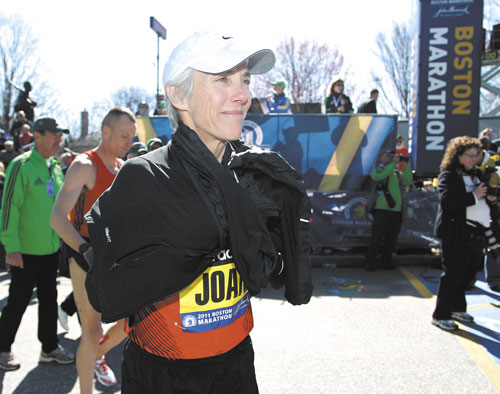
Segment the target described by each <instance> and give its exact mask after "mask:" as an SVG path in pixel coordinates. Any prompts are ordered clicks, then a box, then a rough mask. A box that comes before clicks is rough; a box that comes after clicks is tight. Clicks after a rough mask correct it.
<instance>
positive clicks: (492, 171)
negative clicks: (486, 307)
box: [473, 137, 500, 292]
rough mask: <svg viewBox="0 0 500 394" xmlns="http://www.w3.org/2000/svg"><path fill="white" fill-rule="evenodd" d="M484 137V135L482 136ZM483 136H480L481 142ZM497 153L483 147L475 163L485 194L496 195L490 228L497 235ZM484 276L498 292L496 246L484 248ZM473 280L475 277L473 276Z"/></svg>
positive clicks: (499, 180)
mask: <svg viewBox="0 0 500 394" xmlns="http://www.w3.org/2000/svg"><path fill="white" fill-rule="evenodd" d="M483 138H484V137H483ZM483 138H481V143H482V140H483ZM497 160H498V155H497V154H494V155H491V154H490V153H489V152H488V151H487V150H485V149H484V146H483V150H482V152H481V153H480V155H479V160H478V163H477V166H478V168H479V169H480V170H481V173H482V174H483V180H484V181H485V183H486V185H487V186H488V189H487V192H486V195H487V196H488V195H495V196H497V206H496V207H495V209H493V210H492V213H493V216H494V219H493V220H492V230H493V232H494V233H495V234H496V235H497V236H498V234H499V233H500V231H499V230H500V216H499V214H498V212H499V208H500V207H499V206H498V204H499V203H500V202H499V200H498V194H499V191H500V167H498V166H497ZM484 277H485V280H486V283H487V284H488V286H489V287H490V289H491V290H492V291H495V292H500V252H499V251H498V250H496V248H492V247H491V245H488V246H487V248H486V256H485V262H484ZM473 280H474V282H475V277H474V279H473Z"/></svg>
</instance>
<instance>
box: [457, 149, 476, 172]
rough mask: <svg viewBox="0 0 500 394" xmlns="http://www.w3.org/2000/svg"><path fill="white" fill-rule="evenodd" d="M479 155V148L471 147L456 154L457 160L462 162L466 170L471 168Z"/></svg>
mask: <svg viewBox="0 0 500 394" xmlns="http://www.w3.org/2000/svg"><path fill="white" fill-rule="evenodd" d="M478 157H479V149H477V148H475V147H472V148H469V149H467V150H466V151H465V152H464V153H462V154H461V155H459V156H458V162H459V163H460V164H462V165H463V166H464V167H465V169H466V170H472V169H473V168H474V166H475V165H476V163H477V159H478Z"/></svg>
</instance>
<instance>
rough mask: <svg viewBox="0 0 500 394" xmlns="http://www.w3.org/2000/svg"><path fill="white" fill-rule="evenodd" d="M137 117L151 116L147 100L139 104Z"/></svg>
mask: <svg viewBox="0 0 500 394" xmlns="http://www.w3.org/2000/svg"><path fill="white" fill-rule="evenodd" d="M135 116H137V117H144V116H149V105H148V103H146V102H145V101H141V102H140V103H139V105H138V106H137V112H136V113H135Z"/></svg>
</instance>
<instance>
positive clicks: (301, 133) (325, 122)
mask: <svg viewBox="0 0 500 394" xmlns="http://www.w3.org/2000/svg"><path fill="white" fill-rule="evenodd" d="M138 129H139V130H138V134H139V138H140V139H141V140H144V139H147V138H149V137H150V136H159V137H163V138H164V139H170V138H171V133H172V129H171V128H170V122H169V120H168V118H166V117H151V118H139V119H138ZM396 130H397V117H396V116H393V115H320V114H295V115H254V114H252V115H248V116H247V118H246V119H245V120H244V121H243V130H242V136H241V139H242V140H243V141H245V142H246V143H248V144H251V145H257V146H259V147H261V148H263V149H268V150H273V151H276V152H278V153H279V154H281V155H282V156H283V157H284V158H285V159H286V160H287V161H288V162H289V163H290V165H292V166H293V167H294V168H295V169H296V170H297V171H298V172H299V173H300V174H301V175H302V176H303V178H304V181H305V184H306V188H307V189H309V190H318V191H322V192H331V191H338V190H363V189H365V188H366V185H365V183H367V181H368V180H367V178H368V176H369V174H370V171H371V169H372V168H373V167H374V166H375V165H376V162H377V157H378V154H379V151H380V150H381V149H382V148H386V149H394V147H395V139H396Z"/></svg>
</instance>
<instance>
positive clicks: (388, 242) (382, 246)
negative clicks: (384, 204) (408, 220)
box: [365, 209, 401, 267]
mask: <svg viewBox="0 0 500 394" xmlns="http://www.w3.org/2000/svg"><path fill="white" fill-rule="evenodd" d="M400 230H401V212H395V211H388V210H385V209H376V210H375V211H374V212H373V223H372V238H371V239H370V243H369V244H368V248H367V250H366V256H365V264H366V265H367V266H371V267H376V266H377V255H378V254H379V251H380V252H381V265H382V266H386V267H389V266H392V252H394V249H396V242H397V241H398V235H399V231H400Z"/></svg>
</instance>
